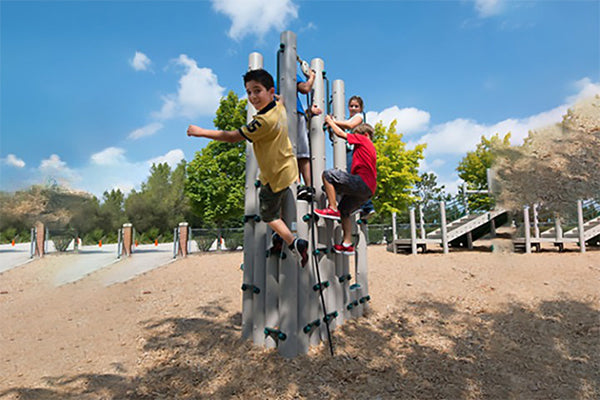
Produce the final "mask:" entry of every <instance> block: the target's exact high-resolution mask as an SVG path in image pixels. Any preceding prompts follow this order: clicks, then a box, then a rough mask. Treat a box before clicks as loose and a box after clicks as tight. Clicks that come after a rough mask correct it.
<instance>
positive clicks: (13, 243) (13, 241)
mask: <svg viewBox="0 0 600 400" xmlns="http://www.w3.org/2000/svg"><path fill="white" fill-rule="evenodd" d="M12 245H13V247H15V239H13V240H12Z"/></svg>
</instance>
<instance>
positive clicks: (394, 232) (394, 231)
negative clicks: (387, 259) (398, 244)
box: [392, 212, 398, 240]
mask: <svg viewBox="0 0 600 400" xmlns="http://www.w3.org/2000/svg"><path fill="white" fill-rule="evenodd" d="M396 220H397V215H396V212H393V213H392V240H397V239H398V229H397V226H396V223H397V222H396Z"/></svg>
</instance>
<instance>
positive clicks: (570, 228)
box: [513, 199, 600, 253]
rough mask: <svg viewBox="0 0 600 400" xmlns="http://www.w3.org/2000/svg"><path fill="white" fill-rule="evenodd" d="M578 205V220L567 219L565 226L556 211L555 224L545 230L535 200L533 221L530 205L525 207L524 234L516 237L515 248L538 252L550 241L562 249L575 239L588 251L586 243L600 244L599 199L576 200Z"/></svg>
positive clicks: (526, 251) (581, 249) (581, 247)
mask: <svg viewBox="0 0 600 400" xmlns="http://www.w3.org/2000/svg"><path fill="white" fill-rule="evenodd" d="M576 206H577V213H576V215H577V218H576V221H568V220H567V221H565V222H566V226H567V229H566V230H565V229H564V225H563V223H561V218H560V216H559V215H558V214H556V213H554V214H553V219H554V224H553V225H554V226H552V227H551V228H549V229H546V230H543V231H542V230H540V219H539V213H540V206H539V204H534V205H533V207H531V211H532V214H533V215H532V218H533V220H532V221H530V213H529V211H530V207H529V206H525V207H523V224H522V226H523V232H522V233H523V236H520V237H517V238H515V239H514V240H513V245H514V248H515V250H516V251H524V252H525V253H531V250H532V249H535V250H536V251H537V252H539V251H540V250H541V248H542V244H543V243H548V244H551V245H553V246H555V247H557V248H558V251H560V252H562V251H563V250H564V248H565V244H567V243H576V244H577V245H578V246H579V251H580V252H582V253H585V251H586V245H587V246H598V245H600V202H599V201H598V200H596V199H589V200H585V201H584V200H577V202H576ZM532 229H533V234H532V232H531V230H532Z"/></svg>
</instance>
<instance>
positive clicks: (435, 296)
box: [0, 246, 600, 399]
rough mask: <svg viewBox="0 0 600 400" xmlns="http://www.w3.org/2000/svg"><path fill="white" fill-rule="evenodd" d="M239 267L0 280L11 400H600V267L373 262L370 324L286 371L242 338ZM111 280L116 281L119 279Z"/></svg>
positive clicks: (480, 258) (1, 389) (217, 262)
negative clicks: (67, 279) (107, 280)
mask: <svg viewBox="0 0 600 400" xmlns="http://www.w3.org/2000/svg"><path fill="white" fill-rule="evenodd" d="M241 262H242V253H241V252H233V253H223V254H197V255H192V256H189V257H188V258H186V259H184V260H178V261H176V262H173V263H170V264H168V265H165V266H163V267H161V268H158V269H155V270H153V271H149V272H147V273H145V274H143V275H140V276H137V277H136V278H135V279H133V280H130V281H127V282H124V283H117V284H114V285H111V286H105V284H104V283H103V280H102V275H101V274H100V273H93V274H91V275H89V276H87V277H85V278H84V279H82V280H80V281H77V282H74V283H69V284H66V285H62V286H58V287H57V286H56V285H54V284H53V277H54V276H55V273H56V270H57V269H59V268H60V264H61V258H60V256H48V257H45V258H44V259H42V260H38V261H34V262H31V263H29V264H26V265H24V266H21V267H18V268H14V269H12V270H9V271H6V272H4V273H2V274H0V316H1V317H2V324H1V325H0V343H1V346H0V398H2V399H214V398H216V399H220V398H223V399H225V398H237V399H249V398H257V399H258V398H260V399H265V398H269V399H271V398H273V399H274V398H282V399H288V398H289V399H295V398H301V399H315V398H330V399H378V398H380V399H481V398H489V399H597V398H600V293H599V292H600V289H599V288H600V285H599V283H600V252H599V251H588V252H587V253H586V254H579V253H577V252H567V253H563V254H558V253H556V252H543V253H540V254H531V255H524V254H512V253H499V254H498V253H491V252H482V251H473V252H456V253H451V254H448V255H443V254H425V255H416V256H410V255H398V254H392V253H389V252H387V251H386V250H385V248H384V247H383V246H371V247H369V285H370V290H371V293H370V295H371V297H372V301H371V309H370V311H369V313H368V314H367V315H366V316H365V317H362V318H360V319H355V320H352V321H349V322H347V323H345V324H344V326H342V327H341V328H338V329H336V330H335V331H334V333H333V344H334V346H335V353H336V355H335V357H333V358H332V357H331V356H330V354H329V350H328V348H327V347H326V345H325V344H321V345H320V346H318V347H315V348H313V349H311V351H310V352H309V354H308V355H304V356H300V357H297V358H295V359H292V360H288V359H283V358H281V357H280V356H279V355H278V354H277V352H276V350H265V349H263V348H260V347H257V346H254V345H252V344H251V343H249V342H248V341H244V340H242V339H241V338H240V330H241V291H240V284H241V280H242V272H241V271H240V264H241ZM115 266H116V265H115Z"/></svg>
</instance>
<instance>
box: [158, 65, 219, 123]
mask: <svg viewBox="0 0 600 400" xmlns="http://www.w3.org/2000/svg"><path fill="white" fill-rule="evenodd" d="M175 63H176V64H177V65H180V66H182V67H184V70H185V73H184V75H183V76H182V77H181V79H179V89H178V91H177V93H176V94H169V95H167V96H164V97H163V102H164V103H163V106H162V108H161V110H160V111H158V112H155V113H153V116H154V117H155V118H159V119H168V118H173V117H176V116H183V117H186V118H195V117H198V116H200V115H213V114H214V113H215V111H216V110H217V108H218V107H219V101H220V100H221V97H223V93H224V92H225V88H223V87H221V86H219V83H218V79H217V76H216V75H215V74H214V73H213V72H212V70H211V69H210V68H199V67H198V64H197V63H196V61H195V60H193V59H191V58H189V57H188V56H187V55H185V54H182V55H180V56H179V58H178V59H177V60H175Z"/></svg>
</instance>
